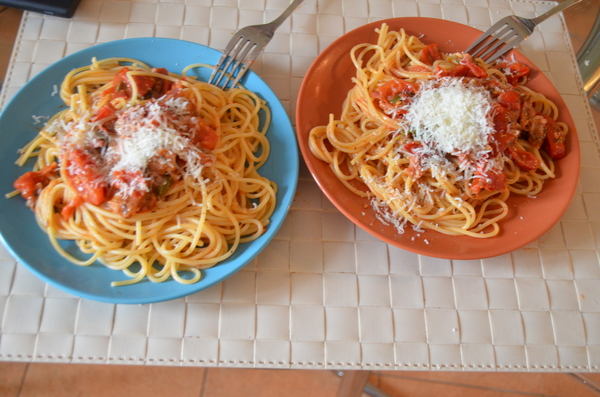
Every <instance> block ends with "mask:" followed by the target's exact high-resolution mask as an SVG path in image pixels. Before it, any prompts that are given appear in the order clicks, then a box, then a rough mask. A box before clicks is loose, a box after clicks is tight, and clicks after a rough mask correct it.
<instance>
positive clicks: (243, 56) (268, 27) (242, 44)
mask: <svg viewBox="0 0 600 397" xmlns="http://www.w3.org/2000/svg"><path fill="white" fill-rule="evenodd" d="M303 1H304V0H294V1H293V2H292V3H291V4H290V5H289V6H288V8H287V9H286V10H285V11H284V12H283V14H281V15H280V16H279V17H278V18H277V19H275V20H274V21H272V22H270V23H267V24H264V25H251V26H246V27H245V28H242V29H240V30H238V31H237V32H236V33H235V34H234V35H233V37H232V38H231V40H230V41H229V43H228V44H227V47H225V50H224V51H223V55H221V58H220V59H219V62H217V64H216V65H215V68H214V69H213V72H212V74H211V75H210V79H209V80H208V82H209V83H210V84H213V85H216V86H218V87H219V86H220V87H222V88H223V89H227V88H228V87H235V86H236V84H237V83H239V81H240V79H241V78H242V77H243V76H244V74H245V73H246V72H247V71H248V68H250V66H251V65H252V63H254V61H255V60H256V58H258V56H259V55H260V54H261V52H262V51H263V50H264V49H265V47H266V46H267V44H269V41H271V39H272V38H273V35H274V34H275V30H277V28H278V27H279V26H280V25H281V24H282V23H283V21H285V20H286V19H287V18H288V17H289V16H290V14H291V13H292V12H293V11H294V10H295V9H296V8H297V7H298V6H299V5H300V4H301V3H302V2H303ZM232 79H233V83H231V84H229V83H230V82H231V80H232Z"/></svg>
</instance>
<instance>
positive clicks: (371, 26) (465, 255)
mask: <svg viewBox="0 0 600 397" xmlns="http://www.w3.org/2000/svg"><path fill="white" fill-rule="evenodd" d="M404 21H405V22H407V23H404ZM411 22H414V23H424V22H426V23H436V24H440V25H445V24H450V25H455V26H460V27H461V28H462V29H468V30H470V31H471V32H470V33H469V34H473V35H474V37H473V38H472V40H474V39H476V38H477V37H478V35H480V34H483V32H482V31H481V30H479V29H477V28H474V27H472V26H469V25H465V24H462V23H460V22H454V21H450V20H445V19H439V18H431V17H394V18H386V19H381V20H377V21H373V22H369V23H367V24H364V25H362V26H359V27H357V28H354V29H352V30H350V31H348V32H346V33H345V34H344V35H342V36H340V37H339V38H337V39H336V40H334V41H333V42H332V43H331V44H329V45H328V46H327V47H326V48H325V49H324V50H323V51H322V52H321V53H320V54H319V55H318V56H317V57H316V59H315V60H314V62H313V63H312V64H311V66H310V67H309V69H308V71H307V73H306V76H310V75H311V73H312V72H313V71H314V70H316V69H318V68H319V67H320V65H322V64H327V65H333V64H336V63H337V62H338V61H340V59H341V58H331V59H329V58H328V54H329V52H333V51H334V49H335V48H338V47H340V46H344V45H346V43H345V41H346V40H348V37H351V36H353V35H357V34H358V33H363V34H364V35H367V34H372V33H373V32H374V30H375V29H376V28H378V27H380V26H381V25H382V24H383V23H387V24H388V25H389V26H390V30H392V29H394V26H397V27H402V26H401V25H403V24H410V23H411ZM421 34H422V36H424V37H425V38H424V39H423V41H424V42H425V43H426V44H427V39H426V37H427V34H428V32H421ZM451 41H452V38H449V39H448V42H451ZM364 42H366V40H357V41H354V42H353V44H352V45H350V44H348V45H347V46H349V48H352V47H353V46H354V45H357V44H360V43H364ZM438 44H441V43H440V42H439V41H438ZM348 53H349V52H348ZM348 53H346V56H347V55H348ZM509 54H515V56H517V58H518V60H524V61H526V63H528V64H529V65H530V66H531V65H532V66H533V67H534V68H535V71H536V73H538V74H539V75H540V76H542V77H541V78H542V79H545V80H547V82H548V83H549V85H550V87H551V88H552V90H554V91H556V94H557V95H558V98H557V100H558V101H559V102H562V106H563V107H564V108H565V109H566V110H567V112H566V116H564V117H566V118H567V119H568V120H570V121H571V124H570V127H572V128H570V130H569V134H571V137H570V138H569V139H570V140H572V141H571V142H573V143H574V144H573V145H572V146H570V150H569V154H570V155H571V159H570V161H576V162H577V167H576V170H575V172H574V173H573V174H570V175H569V177H572V179H574V183H572V186H571V188H570V189H569V193H568V195H567V196H565V199H566V200H565V201H566V202H567V204H566V205H565V206H564V208H562V209H561V211H559V213H558V212H557V213H555V216H553V217H552V218H556V219H555V221H554V222H552V225H555V224H556V223H557V222H559V221H560V218H561V217H562V215H563V214H564V213H565V212H566V210H567V208H568V206H569V203H570V202H571V201H572V200H573V197H574V195H575V193H576V190H577V186H578V180H579V175H580V147H579V139H578V135H577V130H576V126H575V123H574V120H573V118H572V116H571V113H570V111H569V110H568V108H567V106H566V103H565V101H564V99H563V98H562V95H561V94H560V93H559V92H558V90H557V89H556V87H555V86H554V84H552V82H551V81H550V80H549V79H548V77H547V76H545V74H544V73H543V72H542V71H541V70H540V69H539V68H538V67H537V66H535V64H534V63H533V62H532V61H531V60H530V59H528V58H527V57H526V56H524V55H523V54H522V53H520V52H518V51H517V50H514V49H513V50H512V51H511V52H509ZM344 77H347V76H344ZM309 83H310V78H306V77H305V79H304V80H303V82H302V84H301V86H300V90H299V94H298V102H297V106H296V135H297V138H298V141H299V147H300V152H301V154H302V158H303V159H304V162H305V164H306V165H307V168H308V169H309V172H310V174H311V175H312V176H313V178H314V180H315V182H316V183H317V185H318V186H319V188H320V190H321V191H322V192H323V194H324V195H325V196H326V197H327V198H328V199H329V200H330V201H331V203H332V204H333V205H334V206H335V207H336V208H337V209H338V210H339V211H340V212H342V213H343V214H344V215H345V216H346V218H347V219H349V220H350V221H351V222H352V223H354V224H355V225H356V226H357V227H359V228H361V229H362V230H364V231H365V232H367V233H369V234H370V235H372V236H374V237H376V238H378V239H379V240H381V241H383V242H385V243H388V244H390V245H392V246H395V247H397V248H400V249H404V250H407V251H409V252H412V253H415V254H419V255H424V256H428V257H432V258H439V259H449V260H474V259H486V258H491V257H495V256H500V255H504V254H507V253H510V252H513V251H515V250H517V249H520V248H523V247H525V246H526V245H528V244H530V243H532V242H533V241H535V240H536V239H538V238H540V237H541V236H542V235H543V234H545V233H546V232H548V231H549V230H550V229H551V228H552V226H550V227H548V228H547V229H545V230H543V231H538V232H536V233H532V234H530V235H529V236H527V237H524V240H523V241H524V242H523V243H520V244H514V245H511V246H509V247H505V248H503V249H497V250H495V251H493V252H492V251H490V252H488V253H481V252H480V253H474V252H469V251H467V252H461V253H457V252H438V251H435V252H432V251H430V250H427V249H423V247H416V246H414V245H413V244H411V243H410V242H405V243H403V242H401V241H400V242H399V241H398V240H397V239H394V238H392V237H389V236H387V235H385V234H382V232H379V231H375V230H373V228H372V227H369V225H367V224H366V222H362V221H361V219H360V218H359V217H358V216H357V215H356V214H355V213H353V212H351V211H350V210H349V209H348V208H346V207H345V206H344V205H342V203H341V202H340V196H339V195H337V194H335V191H334V190H332V189H330V186H328V185H327V183H326V182H327V181H326V180H324V179H323V178H322V177H321V176H320V175H319V173H318V172H316V170H315V166H314V164H313V162H319V161H320V160H318V159H316V157H314V155H312V153H310V149H308V148H307V145H306V143H305V142H303V139H306V137H307V134H308V132H309V131H310V128H308V126H305V125H304V119H303V116H302V108H303V107H304V106H306V105H305V102H307V101H309V99H307V95H306V94H305V91H306V90H307V87H308V85H309ZM339 105H340V106H339V108H340V109H338V110H337V113H334V114H336V115H337V114H339V111H340V110H341V103H340V104H339ZM562 115H564V113H562V112H561V116H562ZM311 128H312V127H311ZM306 129H308V131H304V130H306ZM563 160H564V159H563ZM561 161H562V160H561ZM562 178H563V180H562V181H564V179H565V176H562ZM556 179H558V178H556ZM556 179H555V180H556ZM549 182H553V181H549ZM542 192H543V190H542ZM513 197H514V195H511V198H513ZM356 198H358V196H356ZM513 200H515V198H513ZM509 203H510V201H509ZM368 210H370V208H369V209H368ZM377 222H381V221H379V220H378V221H377ZM500 225H501V226H500V227H501V228H502V224H500ZM425 233H430V234H429V236H436V235H442V233H439V232H435V231H432V230H427V231H426V232H425ZM395 235H396V236H399V235H400V234H399V233H396V234H395ZM448 237H454V238H460V239H464V240H465V241H469V240H470V241H471V242H473V243H475V242H477V241H481V240H482V239H477V238H474V237H469V236H444V237H443V238H448ZM492 238H494V237H492ZM483 240H489V239H483ZM517 245H518V246H517Z"/></svg>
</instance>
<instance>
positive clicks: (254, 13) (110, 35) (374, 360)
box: [0, 0, 600, 372]
mask: <svg viewBox="0 0 600 397" xmlns="http://www.w3.org/2000/svg"><path fill="white" fill-rule="evenodd" d="M287 4H288V1H287V0H264V1H257V0H185V1H184V0H179V1H177V0H174V1H165V0H149V1H135V0H134V1H117V0H82V2H81V4H80V6H79V8H78V10H77V12H76V14H75V16H74V17H73V18H72V19H70V20H69V19H61V18H56V17H51V16H45V15H40V14H35V13H30V12H25V13H24V14H23V20H22V23H21V27H20V30H19V34H18V37H17V41H16V44H15V48H14V51H13V56H12V59H11V63H10V66H9V71H8V75H7V79H6V81H5V85H4V89H3V91H2V96H1V97H0V105H3V104H5V103H6V102H7V101H8V100H9V99H10V98H11V97H12V96H13V95H14V94H15V93H16V92H17V91H18V90H19V88H20V87H22V86H23V85H24V84H25V83H26V82H27V81H28V80H29V79H30V78H31V77H33V76H35V75H36V74H37V73H38V72H39V71H41V70H43V69H44V68H45V67H47V66H48V65H50V64H52V63H53V62H55V61H57V60H59V59H61V58H62V57H64V56H65V55H68V54H71V53H73V52H76V51H78V50H80V49H83V48H87V47H90V46H93V45H94V44H98V43H103V42H108V41H112V40H117V39H122V38H130V37H170V38H176V39H183V40H189V41H195V42H198V43H201V44H204V45H208V46H210V47H213V48H223V47H224V46H225V44H226V43H227V41H228V39H229V37H230V36H231V34H232V33H233V32H234V31H236V30H237V29H238V28H241V27H243V26H246V25H249V24H257V23H264V22H267V21H270V20H272V19H274V18H275V17H276V16H277V15H279V13H280V12H281V11H282V10H283V9H284V8H285V7H286V6H287ZM554 5H555V3H554V2H549V1H531V0H512V1H510V0H488V1H480V0H428V1H419V2H418V3H417V1H416V0H369V1H366V0H342V1H334V0H318V1H317V0H307V1H306V2H305V3H304V5H302V6H301V7H300V8H299V9H298V10H297V11H296V12H295V13H294V14H293V15H292V17H291V18H289V19H288V20H287V21H286V22H285V23H284V24H283V25H282V26H281V28H280V29H279V30H278V31H277V33H276V37H275V39H274V40H273V41H272V42H271V44H270V45H269V46H268V47H267V48H266V50H265V53H264V54H263V56H262V57H261V59H260V60H259V61H258V62H256V63H255V65H254V67H253V70H254V71H256V72H257V73H258V74H259V75H260V76H261V77H262V78H263V79H264V80H265V81H266V82H267V83H268V84H269V85H270V86H271V87H272V89H273V90H274V91H275V93H276V94H277V95H278V97H279V98H280V100H281V101H282V103H283V104H284V106H285V108H286V110H287V111H288V114H289V115H290V117H291V118H292V120H293V117H294V108H295V104H296V97H297V93H298V89H299V86H300V84H301V82H302V78H303V76H304V74H305V72H306V70H307V69H308V67H309V66H310V64H311V62H312V61H313V60H314V58H315V57H316V56H317V54H318V53H319V52H320V51H321V50H323V49H324V48H325V47H326V46H327V45H328V44H330V43H331V42H332V41H333V40H335V39H336V38H338V37H339V36H341V35H342V34H344V33H345V32H347V31H349V30H351V29H354V28H356V27H358V26H361V25H364V24H366V23H368V22H372V21H376V20H380V19H385V18H389V17H400V16H402V17H405V16H422V17H433V18H443V19H447V20H452V21H455V22H460V23H464V24H467V25H471V26H473V27H476V28H479V29H482V30H485V28H487V27H489V26H490V25H491V24H492V22H495V21H497V20H498V19H500V18H501V17H503V16H505V15H508V14H513V13H514V14H518V15H521V16H525V17H531V16H535V15H539V14H541V13H543V12H545V11H546V10H548V9H549V8H551V7H552V6H554ZM520 50H521V51H522V52H523V53H524V54H525V55H526V56H527V57H528V58H529V59H531V60H532V61H533V62H534V63H535V64H536V65H537V66H538V67H539V68H540V69H541V70H542V71H543V72H544V73H545V74H546V75H547V76H548V77H549V78H550V80H551V81H552V82H553V83H554V85H555V86H556V88H557V89H558V91H559V92H560V93H561V95H562V96H563V98H564V100H565V102H566V103H567V105H568V106H569V109H570V111H571V113H572V116H573V118H574V120H575V123H576V127H577V132H578V135H579V139H580V142H581V151H582V159H581V167H582V168H581V176H580V183H579V186H578V189H577V191H576V193H575V197H574V199H573V201H572V204H571V205H570V207H569V208H568V210H567V212H566V213H565V214H564V216H563V217H562V219H561V220H560V222H559V223H558V224H557V225H556V226H555V227H554V228H552V230H550V231H549V232H548V233H547V234H546V235H544V236H543V237H542V238H540V239H539V240H537V241H535V242H534V243H532V244H529V245H528V246H527V247H524V248H523V249H520V250H517V251H515V252H512V253H510V254H506V255H503V256H500V257H496V258H491V259H485V260H472V261H451V260H443V259H435V258H430V257H425V256H419V255H416V254H412V253H409V252H406V251H402V250H399V249H397V248H394V247H391V246H388V245H387V244H385V243H383V242H381V241H378V240H376V239H375V238H373V237H371V236H370V235H368V234H367V233H365V232H364V231H362V230H360V229H359V228H357V227H355V226H354V225H353V224H352V223H351V222H350V221H348V220H347V219H346V218H345V217H344V216H343V215H342V214H341V213H340V212H338V211H337V210H336V209H335V208H334V207H333V206H332V205H331V204H330V203H329V202H328V201H327V199H326V198H325V197H324V196H323V195H322V193H321V192H320V190H319V188H318V187H317V185H316V184H315V182H314V181H313V179H312V177H311V176H310V174H309V173H308V171H307V170H306V168H305V167H304V166H302V168H301V173H300V179H299V183H298V190H297V195H296V198H295V200H294V203H293V205H292V208H291V210H290V213H289V215H288V217H287V219H286V222H285V224H284V226H283V227H282V228H281V230H280V231H279V232H278V234H277V236H276V237H275V239H274V240H273V241H272V242H271V243H270V244H269V245H268V246H267V248H266V249H265V250H264V251H263V252H262V253H261V254H260V255H259V256H258V258H257V259H255V260H254V261H253V262H252V263H250V264H249V265H248V266H246V267H245V268H244V269H243V270H242V271H240V272H239V273H237V274H236V275H234V276H233V277H231V278H230V279H227V280H226V281H224V282H223V283H221V284H218V285H216V286H213V287H211V288H209V289H206V290H204V291H201V292H199V293H196V294H194V295H192V296H188V297H186V298H182V299H178V300H173V301H169V302H162V303H154V304H148V305H118V304H117V305H115V304H107V303H100V302H95V301H90V300H86V299H80V298H78V297H74V296H71V295H69V294H67V293H65V292H62V291H60V290H58V289H55V288H54V287H52V286H50V285H48V284H46V283H44V282H42V281H41V280H39V279H38V278H36V277H35V276H34V275H33V274H31V273H30V272H29V271H28V270H27V269H26V268H25V267H23V266H22V265H20V264H19V263H18V262H17V261H16V260H15V259H14V258H13V257H12V256H11V255H10V254H9V252H8V251H7V250H6V249H5V248H4V247H3V246H0V360H4V361H27V362H29V361H37V362H73V363H108V364H111V363H112V364H149V365H151V364H155V365H176V366H177V365H192V366H227V367H254V368H313V369H324V368H328V369H333V368H335V369H385V370H393V369H404V370H410V369H416V370H425V369H432V370H444V369H449V370H465V371H478V370H483V371H566V372H574V371H576V372H585V371H594V372H597V371H599V370H600V262H599V259H598V249H599V247H600V172H599V171H600V156H599V151H598V146H599V145H598V139H597V134H596V131H595V126H594V123H593V119H592V115H591V112H590V108H589V105H588V103H587V100H586V98H585V95H584V94H583V89H582V83H581V79H580V77H579V73H578V69H577V63H576V60H575V56H574V53H573V49H572V46H571V42H570V40H569V37H568V35H567V29H566V25H565V22H564V19H563V17H562V15H560V16H557V17H554V18H552V19H550V20H548V21H547V22H545V23H544V24H543V25H541V26H540V27H539V29H538V30H537V31H536V33H535V34H534V35H533V36H532V37H531V38H530V39H529V40H527V41H526V42H524V44H523V45H522V46H521V48H520ZM367 261H371V262H373V263H376V264H377V266H371V267H366V266H361V263H362V264H364V263H366V262H367Z"/></svg>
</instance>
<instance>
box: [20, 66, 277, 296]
mask: <svg viewBox="0 0 600 397" xmlns="http://www.w3.org/2000/svg"><path fill="white" fill-rule="evenodd" d="M205 66H206V65H200V64H196V65H190V66H188V67H186V68H185V69H184V70H183V72H182V74H181V75H177V74H174V73H169V72H168V71H167V70H165V69H156V68H150V67H149V66H147V65H145V64H143V63H142V62H140V61H138V60H134V59H128V58H110V59H104V60H96V59H93V60H92V63H91V65H88V66H85V67H81V68H79V69H75V70H73V71H72V72H70V73H69V74H67V75H66V77H65V79H64V81H63V83H62V85H61V87H60V96H61V99H62V100H63V101H64V103H65V104H66V105H67V108H66V109H65V110H63V111H61V112H59V113H58V114H56V115H55V116H54V117H52V118H51V119H50V121H48V122H47V123H46V125H45V126H44V127H43V128H42V130H41V131H40V132H39V134H38V135H37V136H36V137H35V138H34V139H33V140H32V141H31V142H30V143H29V144H28V145H27V146H25V147H24V148H23V149H22V150H21V155H20V157H19V159H18V162H17V163H18V164H19V165H21V166H22V165H24V164H25V162H26V161H27V160H28V159H30V158H35V166H34V170H33V171H29V172H26V173H25V174H24V175H22V176H21V177H20V178H19V179H17V181H16V182H15V188H16V189H17V192H20V193H21V195H22V196H23V197H24V198H25V199H27V204H28V205H29V206H30V207H31V208H32V210H33V211H34V213H35V217H36V220H37V222H38V224H39V225H40V227H41V228H42V229H43V230H44V231H45V232H46V233H47V234H48V236H49V238H50V241H51V242H52V245H53V246H54V248H55V249H56V250H57V251H58V252H59V253H60V254H61V255H62V256H63V257H65V258H67V259H68V260H70V261H71V262H73V263H75V264H78V265H82V266H85V265H89V264H91V263H93V262H94V261H96V260H98V261H100V262H101V263H103V264H104V265H106V266H107V267H109V268H111V269H115V270H121V271H123V272H124V273H125V274H126V275H127V276H128V277H129V279H127V280H125V281H120V282H114V283H113V285H126V284H132V283H136V282H139V281H141V280H143V279H148V280H150V281H152V282H162V281H165V280H167V279H169V278H173V279H175V280H176V281H178V282H180V283H184V284H191V283H195V282H197V281H198V280H199V279H200V278H201V271H200V270H202V269H206V268H209V267H212V266H214V265H216V264H217V263H219V262H221V261H223V260H225V259H226V258H228V257H230V256H231V255H232V254H233V253H234V252H235V250H236V249H237V248H238V246H239V244H240V243H244V242H249V241H252V240H255V239H256V238H258V237H259V236H260V235H262V234H263V232H264V231H265V228H266V227H267V225H268V224H269V218H270V216H271V215H272V213H273V211H274V209H275V203H276V189H277V187H276V185H275V183H274V182H272V181H269V180H268V179H266V178H265V177H262V176H261V175H259V173H258V170H259V169H260V167H261V166H262V165H263V164H264V163H265V162H266V160H267V158H268V156H269V150H270V146H269V141H268V140H267V137H266V131H267V129H268V126H269V123H270V111H269V108H268V107H267V105H266V103H265V102H264V100H262V99H260V98H259V97H258V96H257V95H256V94H254V93H253V92H251V91H249V90H246V89H244V88H241V87H236V88H232V89H230V90H228V91H223V90H222V89H220V88H218V87H216V86H213V85H210V84H208V83H205V82H201V81H198V80H197V79H195V78H194V77H192V76H188V74H189V72H190V70H192V69H194V68H199V67H205ZM17 194H18V193H17ZM59 240H73V241H74V242H75V243H76V244H77V246H78V247H79V249H80V250H81V251H82V252H83V253H84V254H89V259H85V260H79V259H77V258H75V257H73V256H72V255H70V254H69V253H67V252H66V251H65V250H64V249H63V248H62V247H61V246H60V244H59ZM184 273H191V274H187V275H186V274H184Z"/></svg>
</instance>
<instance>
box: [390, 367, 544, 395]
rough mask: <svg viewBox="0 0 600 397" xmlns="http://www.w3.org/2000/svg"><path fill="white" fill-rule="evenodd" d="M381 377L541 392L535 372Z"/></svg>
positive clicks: (416, 373) (398, 374)
mask: <svg viewBox="0 0 600 397" xmlns="http://www.w3.org/2000/svg"><path fill="white" fill-rule="evenodd" d="M381 375H382V377H384V378H386V377H392V378H393V377H402V379H413V380H419V381H434V382H441V383H446V384H451V385H456V386H475V387H485V388H488V389H495V390H504V391H515V392H521V393H541V392H542V389H543V385H542V377H541V375H540V374H536V373H513V372H511V373H505V372H445V371H441V372H428V371H415V372H412V371H407V372H382V373H381Z"/></svg>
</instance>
